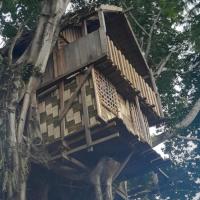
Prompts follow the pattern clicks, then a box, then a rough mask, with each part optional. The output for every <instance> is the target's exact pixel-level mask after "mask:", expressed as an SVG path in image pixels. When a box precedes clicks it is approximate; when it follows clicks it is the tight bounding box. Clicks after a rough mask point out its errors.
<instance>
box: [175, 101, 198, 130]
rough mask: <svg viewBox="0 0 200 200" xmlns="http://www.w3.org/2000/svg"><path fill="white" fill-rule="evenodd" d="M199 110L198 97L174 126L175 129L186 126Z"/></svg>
mask: <svg viewBox="0 0 200 200" xmlns="http://www.w3.org/2000/svg"><path fill="white" fill-rule="evenodd" d="M199 111H200V98H199V99H198V100H197V101H196V103H195V104H194V106H193V107H192V109H191V110H190V112H189V113H188V114H187V115H186V116H185V117H184V118H183V119H182V121H181V122H179V123H178V124H177V125H176V126H175V128H176V129H184V128H186V127H188V126H189V125H190V124H191V123H192V122H193V121H194V119H195V118H196V116H197V115H198V113H199Z"/></svg>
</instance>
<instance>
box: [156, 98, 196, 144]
mask: <svg viewBox="0 0 200 200" xmlns="http://www.w3.org/2000/svg"><path fill="white" fill-rule="evenodd" d="M199 111H200V98H199V99H198V100H197V101H196V103H195V104H194V106H193V107H192V109H191V110H190V112H189V113H188V114H187V115H186V116H185V117H184V118H183V119H182V121H180V122H179V123H178V124H176V126H175V128H174V129H173V130H171V131H169V132H164V133H161V134H160V135H157V136H153V137H152V146H153V147H154V146H156V145H158V144H160V143H162V142H164V141H165V140H168V139H170V138H172V137H175V136H177V134H178V130H179V129H184V128H187V127H188V126H189V125H190V124H191V123H192V122H193V121H194V119H195V118H196V117H197V115H198V113H199ZM177 137H179V138H181V139H187V140H193V141H200V139H198V138H194V137H183V136H177Z"/></svg>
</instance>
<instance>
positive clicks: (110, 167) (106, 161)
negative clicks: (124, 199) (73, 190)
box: [90, 158, 120, 200]
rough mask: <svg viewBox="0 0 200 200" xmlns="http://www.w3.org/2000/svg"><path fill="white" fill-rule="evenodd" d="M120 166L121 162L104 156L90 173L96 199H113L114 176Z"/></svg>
mask: <svg viewBox="0 0 200 200" xmlns="http://www.w3.org/2000/svg"><path fill="white" fill-rule="evenodd" d="M119 168H120V163H119V162H117V161H115V160H113V159H112V158H103V159H102V160H100V161H99V162H98V164H97V165H96V167H95V168H94V170H93V171H92V172H91V174H90V181H91V183H92V185H93V186H94V193H95V200H113V191H112V184H113V177H114V176H115V174H116V173H117V171H118V169H119Z"/></svg>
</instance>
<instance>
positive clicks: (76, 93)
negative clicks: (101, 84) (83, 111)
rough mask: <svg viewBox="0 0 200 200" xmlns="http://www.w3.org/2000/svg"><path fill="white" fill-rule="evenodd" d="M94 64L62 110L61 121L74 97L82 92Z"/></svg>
mask: <svg viewBox="0 0 200 200" xmlns="http://www.w3.org/2000/svg"><path fill="white" fill-rule="evenodd" d="M92 68H93V66H90V67H89V68H88V69H87V71H86V73H85V76H84V77H83V79H82V80H81V82H80V84H79V85H78V87H77V88H76V90H75V92H74V93H73V95H72V96H71V98H70V99H69V101H68V103H67V105H66V107H65V108H64V109H63V110H62V111H61V113H60V116H59V121H60V122H61V121H62V119H63V118H64V117H65V115H66V114H67V112H68V111H69V109H70V108H71V106H72V104H73V101H74V99H75V98H76V96H77V95H78V93H79V92H80V90H81V88H82V86H83V85H84V83H85V81H86V80H87V78H88V76H89V75H90V73H91V71H92Z"/></svg>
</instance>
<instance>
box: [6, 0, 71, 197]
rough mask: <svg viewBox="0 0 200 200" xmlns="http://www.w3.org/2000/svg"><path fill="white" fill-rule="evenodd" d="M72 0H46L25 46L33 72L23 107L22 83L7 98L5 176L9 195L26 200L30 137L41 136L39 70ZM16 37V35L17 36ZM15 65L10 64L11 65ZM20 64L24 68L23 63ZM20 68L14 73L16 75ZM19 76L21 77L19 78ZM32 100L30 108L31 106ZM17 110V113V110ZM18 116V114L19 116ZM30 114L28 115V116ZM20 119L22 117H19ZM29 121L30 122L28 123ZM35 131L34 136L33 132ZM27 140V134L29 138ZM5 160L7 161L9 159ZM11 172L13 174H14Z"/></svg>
mask: <svg viewBox="0 0 200 200" xmlns="http://www.w3.org/2000/svg"><path fill="white" fill-rule="evenodd" d="M69 2H70V0H43V2H42V3H43V5H42V10H41V14H40V17H39V21H38V25H37V28H36V32H35V35H34V38H33V40H32V42H31V45H30V46H29V47H27V50H25V52H26V54H24V55H23V56H22V57H23V59H22V58H19V60H20V61H21V60H23V62H24V63H28V64H31V65H32V66H33V71H34V74H33V76H31V77H30V80H29V82H28V84H27V87H26V92H25V95H24V97H23V99H22V107H21V109H20V110H19V107H18V103H19V96H18V94H19V92H20V90H21V87H20V86H21V85H20V84H21V83H17V85H15V84H13V85H14V87H13V88H14V89H13V90H14V91H12V94H10V98H9V102H7V104H5V105H6V108H5V109H8V112H7V119H8V122H7V123H8V124H7V129H8V133H7V134H6V137H7V141H8V145H9V146H8V147H7V148H8V156H7V161H6V162H8V167H9V169H7V172H6V176H7V177H6V176H5V182H6V190H7V199H15V200H26V180H27V171H26V170H27V169H26V165H27V164H28V162H29V156H30V155H29V154H30V144H29V143H30V142H31V139H30V138H33V137H35V136H36V135H37V139H38V138H39V137H40V133H39V132H40V130H39V124H38V117H37V106H36V104H37V103H36V99H35V91H36V89H37V87H38V86H39V83H40V77H41V76H38V74H43V73H44V72H45V69H46V65H47V61H48V58H49V55H50V53H51V51H52V48H53V46H54V44H55V41H56V40H57V36H58V33H59V30H60V29H59V25H60V20H61V17H62V16H63V14H64V13H65V11H66V7H67V5H68V3H69ZM16 40H17V37H16ZM14 45H15V43H13V45H12V46H11V50H10V51H9V52H10V53H9V55H12V51H13V49H14ZM19 60H18V61H16V63H12V56H10V62H9V63H10V64H13V65H14V66H16V65H18V64H19V63H20V62H19ZM9 67H10V68H12V67H11V66H9ZM17 68H19V69H21V67H20V66H18V67H17ZM17 74H18V72H17V73H16V74H15V75H16V77H17V76H18V75H17ZM18 79H19V78H18ZM30 104H31V108H30ZM29 110H31V111H32V113H31V117H30V115H28V111H29ZM16 111H17V112H18V115H19V116H20V117H19V116H17V115H16V113H17V112H16ZM18 117H19V118H18ZM28 118H29V119H28ZM18 119H19V120H18ZM27 123H29V125H26V124H27ZM25 127H26V128H30V130H28V132H29V134H28V135H27V133H26V135H25V132H26V131H27V130H26V131H25ZM33 134H34V136H33ZM26 137H27V139H26V140H24V138H26ZM6 162H5V163H6ZM11 173H12V175H11Z"/></svg>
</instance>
